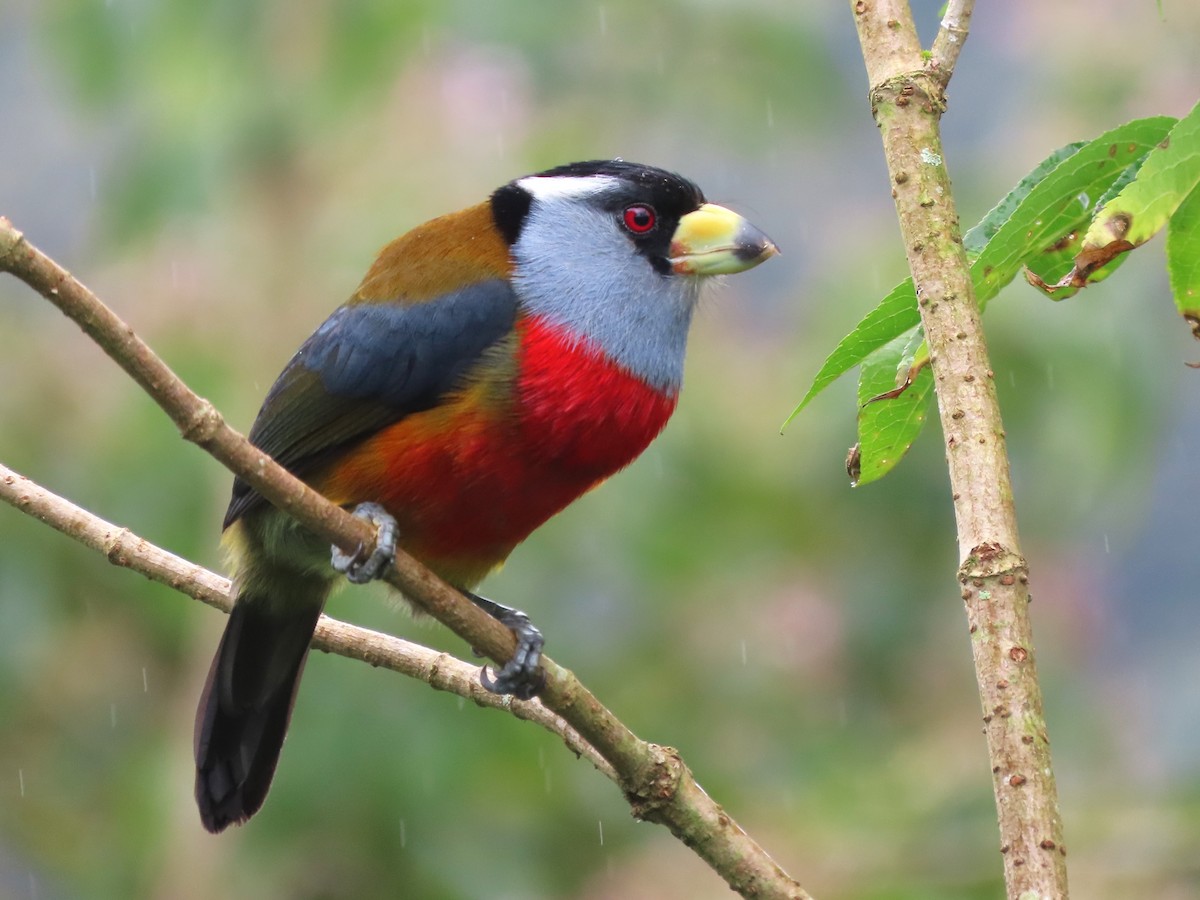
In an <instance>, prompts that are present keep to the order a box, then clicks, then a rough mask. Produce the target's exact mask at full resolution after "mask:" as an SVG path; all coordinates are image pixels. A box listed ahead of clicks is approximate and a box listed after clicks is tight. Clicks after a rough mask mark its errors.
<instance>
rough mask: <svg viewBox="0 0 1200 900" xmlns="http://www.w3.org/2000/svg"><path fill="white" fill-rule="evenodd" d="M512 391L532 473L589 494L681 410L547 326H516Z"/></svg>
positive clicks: (669, 396)
mask: <svg viewBox="0 0 1200 900" xmlns="http://www.w3.org/2000/svg"><path fill="white" fill-rule="evenodd" d="M518 332H519V335H520V351H519V353H520V364H519V366H518V367H517V375H516V383H515V385H514V395H515V397H514V400H515V403H514V409H513V413H514V419H515V422H516V427H517V432H518V440H519V443H520V445H521V446H522V448H523V451H524V455H525V458H526V460H527V464H528V465H529V466H530V467H531V469H533V470H536V471H541V472H543V473H546V472H551V473H554V474H556V475H557V476H559V477H564V478H578V479H580V480H581V481H583V482H585V483H586V484H585V489H586V486H590V485H591V484H592V483H594V482H595V481H597V480H599V479H603V478H606V477H608V476H609V475H611V474H612V473H613V472H616V471H617V470H618V469H621V468H623V467H624V466H626V465H628V464H629V463H630V462H632V461H633V459H634V458H636V457H637V456H638V454H640V453H641V452H642V451H643V450H644V449H645V448H646V446H647V445H648V444H649V443H650V442H651V441H652V440H654V438H655V437H656V436H657V435H658V433H659V432H660V431H662V429H663V426H665V425H666V423H667V419H668V418H670V416H671V413H672V412H673V411H674V409H675V403H676V399H677V395H676V394H675V393H674V392H662V391H658V390H656V389H654V388H652V387H650V386H649V385H647V384H645V383H644V382H642V381H641V380H639V379H637V378H635V377H634V376H632V375H630V374H629V373H628V372H626V371H625V370H623V369H622V368H620V367H619V366H617V365H614V364H613V363H612V362H611V361H609V360H608V359H607V358H606V357H605V356H604V355H603V354H602V353H600V352H599V351H598V350H596V349H595V348H593V347H591V346H589V345H587V344H584V343H580V342H579V341H576V340H574V339H572V338H571V337H570V336H569V335H566V334H564V333H563V332H561V331H559V330H556V329H555V328H553V327H551V326H549V325H547V324H546V323H545V322H543V321H540V320H537V319H527V320H524V321H522V322H521V323H520V324H519V325H518Z"/></svg>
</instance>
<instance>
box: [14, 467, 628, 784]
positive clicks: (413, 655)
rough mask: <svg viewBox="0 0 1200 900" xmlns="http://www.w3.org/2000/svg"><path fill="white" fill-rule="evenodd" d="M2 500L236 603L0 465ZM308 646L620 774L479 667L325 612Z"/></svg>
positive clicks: (123, 562) (163, 575)
mask: <svg viewBox="0 0 1200 900" xmlns="http://www.w3.org/2000/svg"><path fill="white" fill-rule="evenodd" d="M0 500H3V501H4V502H5V503H8V504H9V505H10V506H13V507H15V508H16V509H19V510H21V512H23V513H25V514H26V515H29V516H32V517H33V518H35V519H37V520H38V521H40V522H44V523H45V524H47V525H49V526H50V527H51V528H53V529H55V530H56V531H59V532H61V533H63V534H65V535H67V536H68V537H71V538H74V539H75V540H77V541H79V542H80V543H81V544H83V545H84V546H87V547H90V548H91V549H93V550H96V551H97V552H99V553H103V554H104V556H105V557H106V558H107V559H108V561H109V562H110V563H112V564H113V565H114V566H121V567H122V568H126V569H130V570H132V571H134V572H137V573H139V574H140V575H144V576H146V577H147V578H149V579H150V580H151V581H156V582H158V583H159V584H165V585H166V586H167V587H169V588H172V589H174V590H176V591H179V593H181V594H187V595H188V596H189V597H192V598H194V599H196V600H199V601H201V602H202V603H207V604H208V605H209V606H213V607H216V608H217V609H219V610H221V611H222V612H225V613H228V612H229V610H230V609H232V608H233V594H232V591H231V585H230V582H229V579H228V578H225V577H223V576H221V575H218V574H216V573H215V572H210V571H209V570H208V569H205V568H204V567H203V566H198V565H196V564H195V563H192V562H189V561H188V560H186V559H183V558H182V557H180V556H176V555H175V554H174V553H171V552H169V551H167V550H164V549H162V548H161V547H157V546H155V545H154V544H152V543H150V542H149V541H147V540H145V539H144V538H141V537H139V536H138V535H136V534H134V533H133V532H132V531H130V530H129V529H128V528H122V527H120V526H117V525H114V524H112V523H111V522H107V521H105V520H104V519H101V518H100V517H99V516H96V515H93V514H92V513H90V512H88V511H87V510H86V509H83V508H81V507H79V506H76V505H75V504H74V503H72V502H71V501H70V500H67V499H66V498H64V497H60V496H59V495H57V494H55V493H53V492H52V491H49V490H47V489H46V488H44V487H42V486H41V485H40V484H37V483H36V482H34V481H31V480H30V479H29V478H26V477H25V476H24V475H21V474H19V473H17V472H14V471H13V470H12V469H10V468H8V467H7V466H5V465H3V464H0ZM313 647H315V648H316V649H318V650H323V651H325V652H326V653H335V654H337V655H338V656H345V657H349V658H350V659H357V660H359V661H361V662H365V663H370V664H371V665H372V666H378V667H381V668H385V669H391V670H392V671H393V672H399V673H400V674H401V675H407V676H409V677H410V678H416V679H418V680H420V681H424V682H425V683H426V684H428V685H429V686H430V687H432V688H435V689H437V690H440V691H448V692H449V693H452V694H458V695H459V696H460V697H464V698H465V699H467V700H470V701H471V702H472V703H474V704H476V705H477V706H484V707H489V708H491V709H501V710H506V711H508V712H510V713H512V714H513V715H514V716H516V717H517V718H518V719H525V720H526V721H529V722H534V723H536V724H538V725H541V726H542V727H543V728H545V729H546V730H547V731H549V732H550V733H552V734H555V735H557V736H558V737H559V738H561V739H562V741H563V743H564V744H566V745H567V749H568V750H570V751H571V752H572V753H574V754H575V755H576V756H582V757H586V758H587V760H588V762H590V763H591V764H592V765H594V766H595V767H596V768H597V769H599V770H600V771H601V772H602V773H603V774H604V775H606V776H607V777H608V778H610V779H611V780H613V781H618V780H619V779H618V777H617V773H616V772H615V771H613V768H612V766H610V765H609V764H608V762H607V761H606V760H605V759H604V757H602V756H601V755H600V754H599V753H597V752H596V750H595V749H594V748H593V747H592V746H591V744H589V743H587V742H586V741H584V740H583V739H582V738H580V737H579V735H578V734H577V733H576V731H575V729H573V728H572V727H571V726H570V725H568V724H567V723H566V722H564V721H563V719H562V718H561V717H560V716H557V715H555V714H554V713H552V712H551V711H550V710H548V709H546V708H545V707H544V706H542V704H541V703H539V702H537V701H536V700H528V701H524V700H517V699H516V698H514V697H504V696H500V695H498V694H493V693H492V692H491V691H489V690H487V689H486V688H484V687H483V685H482V684H480V682H479V667H478V666H477V665H473V664H471V663H468V662H464V661H463V660H461V659H457V658H455V657H453V656H451V655H450V654H449V653H439V652H437V651H435V650H430V649H429V648H428V647H423V646H421V645H420V644H414V643H411V642H410V641H405V640H402V639H401V638H398V637H393V636H392V635H389V634H381V633H380V632H378V631H372V630H371V629H369V628H361V627H359V626H357V625H351V624H349V623H347V622H341V621H339V620H337V619H334V618H332V617H330V616H327V615H322V616H321V620H320V622H319V623H318V625H317V632H316V635H315V636H314V637H313Z"/></svg>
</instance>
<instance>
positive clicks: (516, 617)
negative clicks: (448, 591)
mask: <svg viewBox="0 0 1200 900" xmlns="http://www.w3.org/2000/svg"><path fill="white" fill-rule="evenodd" d="M776 253H778V248H777V246H776V245H775V243H774V242H773V241H772V240H771V239H770V238H768V237H767V236H766V235H765V234H764V233H763V232H762V231H760V230H759V229H758V228H757V227H755V226H754V225H752V224H751V223H750V222H748V221H747V220H746V219H745V218H743V217H742V216H740V215H738V214H737V213H735V212H733V211H732V210H730V209H728V208H726V207H723V206H719V205H717V204H714V203H710V202H708V201H707V200H706V199H705V197H704V194H703V193H702V192H701V190H700V189H699V188H698V187H697V186H696V185H695V184H694V183H692V182H691V181H689V180H687V179H686V178H684V177H682V176H680V175H677V174H674V173H672V172H669V171H667V170H664V169H660V168H657V167H654V166H649V165H642V164H638V163H633V162H628V161H624V160H621V159H612V160H592V161H586V162H576V163H570V164H567V165H562V166H558V167H555V168H552V169H548V170H545V171H541V172H538V173H536V174H532V175H526V176H522V177H519V178H516V179H514V180H513V181H510V182H509V183H507V184H505V185H504V186H502V187H500V188H498V189H497V190H495V191H494V192H493V193H492V194H491V195H490V197H489V198H488V199H487V200H485V201H484V202H482V203H479V204H477V205H474V206H471V207H468V208H466V209H463V210H461V211H459V212H454V213H450V214H448V215H444V216H441V217H439V218H435V219H433V220H431V221H429V222H427V223H425V224H423V225H419V226H417V227H416V228H413V229H412V230H411V231H409V232H407V233H406V234H404V235H402V236H401V237H399V238H397V239H395V240H393V241H392V242H391V243H389V244H387V245H386V246H385V247H384V248H383V250H382V251H381V252H380V253H379V255H378V257H377V258H376V259H375V261H374V262H373V264H372V265H371V267H370V268H369V270H368V271H367V273H366V276H365V277H364V278H363V280H362V282H361V283H360V284H359V285H358V288H357V289H356V290H355V291H354V293H353V294H352V295H351V297H350V298H349V300H348V301H347V302H346V303H345V304H343V305H342V306H340V307H339V308H338V309H337V310H336V311H334V312H333V313H332V314H331V315H330V316H329V318H328V319H326V320H325V321H324V323H323V324H321V325H320V326H319V327H318V328H317V330H316V331H315V332H313V333H312V335H311V336H310V337H309V338H308V339H307V340H306V341H305V342H304V343H303V344H302V345H301V347H300V349H299V350H298V351H297V352H296V353H295V355H294V356H293V357H292V358H291V360H290V361H289V362H288V363H287V365H286V366H285V367H284V369H283V372H282V373H281V374H280V375H279V377H278V379H277V380H276V381H275V383H274V384H273V386H272V387H271V389H270V390H269V391H268V393H267V395H266V398H265V400H264V401H263V404H262V408H261V410H260V411H259V413H258V415H257V417H256V419H255V420H254V424H253V426H252V427H251V430H250V433H249V439H250V441H251V443H253V444H254V445H255V446H256V447H258V448H259V449H261V450H262V451H263V452H265V453H267V454H269V455H270V456H272V457H273V458H274V459H275V460H276V461H278V462H279V463H280V464H281V465H282V466H284V467H285V468H287V469H288V470H289V471H291V472H292V473H293V474H294V475H296V476H297V477H299V478H301V479H303V480H304V481H305V482H306V483H307V484H309V485H310V486H311V487H313V488H314V489H315V490H317V491H319V492H320V493H322V494H324V496H325V497H327V498H328V499H329V500H330V501H332V502H334V503H336V504H339V505H342V506H344V507H345V508H347V509H352V510H353V512H354V514H355V515H358V516H360V517H362V518H364V519H367V520H368V521H370V522H372V523H373V524H374V525H376V527H377V528H378V537H377V541H376V545H377V549H376V552H375V553H374V554H372V555H371V556H370V557H369V558H366V559H362V558H359V555H358V554H346V553H342V552H341V551H339V550H338V549H337V548H336V547H335V548H333V551H332V554H331V551H330V548H329V546H328V545H327V544H325V545H323V544H322V543H321V542H320V541H319V540H318V539H317V538H316V537H315V536H314V535H313V534H311V533H310V532H308V531H306V530H305V529H304V528H303V527H302V526H300V525H299V524H298V523H296V522H295V521H294V520H293V519H291V518H290V517H289V516H288V515H287V514H285V513H283V512H281V511H280V510H278V509H276V508H275V507H273V506H271V505H270V504H269V503H268V502H267V501H266V500H265V499H264V498H263V497H262V496H261V495H260V494H258V493H257V492H256V491H255V490H254V489H253V488H252V487H250V485H249V484H247V483H246V482H245V481H244V480H242V479H241V478H236V479H235V480H234V483H233V492H232V497H231V499H230V502H229V507H228V510H227V512H226V514H225V520H224V526H223V535H222V544H223V545H224V547H225V549H226V552H227V554H228V556H229V559H230V563H231V568H232V580H233V585H234V591H235V601H234V605H233V608H232V611H231V613H230V616H229V619H228V622H227V624H226V627H225V630H224V633H223V635H222V637H221V640H220V643H219V645H218V647H217V651H216V654H215V656H214V658H213V662H212V666H211V668H210V670H209V674H208V677H207V680H206V682H205V685H204V689H203V692H202V694H201V698H200V703H199V708H198V711H197V714H196V725H195V735H194V748H193V749H194V753H195V762H196V782H195V796H196V801H197V805H198V807H199V812H200V818H201V822H202V824H203V826H204V827H205V828H206V829H207V830H208V831H210V832H213V833H218V832H221V831H222V830H224V829H225V828H226V827H228V826H229V825H231V824H242V823H244V822H245V821H247V820H248V819H249V818H250V817H251V816H252V815H254V814H255V813H256V812H257V811H258V810H259V809H260V808H261V806H262V804H263V802H264V800H265V799H266V796H267V792H268V789H269V788H270V785H271V781H272V778H273V777H274V773H275V770H276V766H277V763H278V761H279V756H280V751H281V749H282V746H283V742H284V737H285V735H286V732H287V728H288V723H289V720H290V718H291V713H292V708H293V705H294V703H295V698H296V692H297V688H298V686H299V683H300V678H301V674H302V672H303V669H304V663H305V660H306V658H307V655H308V649H309V643H310V641H311V639H312V636H313V633H314V631H315V629H316V625H317V620H318V618H319V617H320V615H321V612H322V610H323V608H324V606H325V601H326V598H327V597H328V595H329V593H330V590H331V588H332V587H333V585H334V583H335V581H336V580H337V579H338V578H340V577H341V576H342V575H345V576H346V577H347V578H348V579H349V580H350V581H355V582H362V581H367V580H370V578H372V577H374V576H376V575H378V574H379V573H380V572H381V571H382V570H383V569H384V568H385V567H386V565H387V564H388V562H389V559H390V556H389V553H394V548H395V547H397V546H398V547H399V548H401V549H403V550H404V551H405V552H407V553H409V554H411V555H412V556H413V557H415V558H416V559H417V560H419V561H421V562H422V563H424V564H425V565H426V566H427V567H428V568H429V569H431V570H432V571H433V572H434V573H436V574H437V575H438V576H440V577H441V578H442V579H443V580H445V581H446V582H447V583H448V584H450V585H451V586H453V587H454V588H456V589H458V590H460V591H461V592H462V593H463V594H464V595H465V596H466V597H467V598H468V599H470V600H472V601H473V602H475V603H477V604H478V605H479V606H480V607H481V608H483V609H484V610H485V611H486V612H488V613H490V614H491V615H493V616H494V617H496V618H497V619H499V620H500V621H501V622H502V623H504V624H505V625H507V626H509V627H510V628H512V629H513V631H514V633H515V634H516V636H517V640H518V644H517V652H516V654H515V655H514V657H513V659H512V660H510V661H509V662H508V663H507V664H506V665H505V666H504V667H503V668H502V669H501V670H500V671H499V672H498V673H496V674H495V675H494V676H493V675H489V673H488V671H487V668H486V667H485V668H484V669H483V670H482V672H481V679H482V681H483V684H484V685H485V686H486V687H488V688H489V689H490V690H493V691H495V692H497V693H511V694H514V695H516V696H518V697H523V698H528V697H531V696H533V695H534V694H535V693H536V692H537V689H538V688H539V687H540V684H541V682H540V671H539V669H538V662H539V660H540V651H541V646H542V637H541V634H540V632H539V631H538V630H537V629H536V628H535V627H534V626H533V625H532V623H531V622H530V621H529V618H528V616H526V615H525V614H524V613H522V612H520V611H519V610H515V609H511V608H509V607H506V606H503V605H501V604H499V603H495V602H494V601H491V600H488V599H487V598H484V597H481V596H479V595H477V594H475V593H473V590H474V588H475V587H476V586H477V585H478V584H479V583H480V582H481V581H482V580H483V579H484V578H485V576H487V575H488V574H489V573H490V572H492V571H493V570H495V569H496V568H498V567H499V566H500V564H501V563H503V562H504V561H505V560H506V559H507V557H508V556H509V554H510V553H511V552H512V551H513V550H514V549H515V548H516V547H517V545H518V544H520V543H521V542H522V541H523V540H524V539H525V538H526V537H528V536H529V534H530V533H532V532H533V531H534V530H535V529H536V528H538V527H539V526H541V525H542V524H543V523H544V522H546V521H547V520H548V519H549V518H551V517H552V516H553V515H555V514H556V513H557V512H559V511H560V510H562V509H563V508H564V507H566V506H567V505H568V504H570V503H571V502H572V501H574V500H575V499H577V498H578V497H580V496H581V495H583V494H584V493H586V492H588V491H589V490H591V489H592V488H594V487H596V486H597V485H599V484H600V483H601V482H602V481H604V480H606V479H607V478H608V477H609V476H611V475H613V474H614V473H616V472H617V471H619V470H620V469H622V468H624V467H625V466H627V465H628V464H629V463H630V462H632V461H633V460H634V459H635V458H636V457H637V456H638V455H639V454H641V452H642V451H643V450H644V449H645V448H646V447H647V445H649V443H650V442H651V441H652V440H653V439H654V438H655V437H656V436H657V435H658V434H659V433H660V432H661V431H662V429H663V427H664V426H665V425H666V423H667V420H668V419H669V417H670V416H671V414H672V412H673V411H674V409H675V406H676V403H677V401H678V397H679V391H680V386H681V383H682V378H683V368H684V353H685V348H686V343H687V336H688V330H689V325H690V323H691V321H692V318H693V312H694V311H695V309H696V305H697V301H698V298H699V296H700V293H701V286H702V284H703V283H704V282H706V281H707V280H708V279H709V278H710V276H715V275H727V274H733V273H737V272H742V271H745V270H747V269H750V268H752V267H754V266H756V265H758V264H759V263H761V262H763V261H764V260H766V259H768V258H770V257H772V256H774V255H775V254H776Z"/></svg>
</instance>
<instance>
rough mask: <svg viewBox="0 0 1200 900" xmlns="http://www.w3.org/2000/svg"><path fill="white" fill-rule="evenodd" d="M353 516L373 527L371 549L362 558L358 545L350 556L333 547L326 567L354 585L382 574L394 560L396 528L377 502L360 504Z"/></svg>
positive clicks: (360, 548)
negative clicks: (328, 566) (331, 568)
mask: <svg viewBox="0 0 1200 900" xmlns="http://www.w3.org/2000/svg"><path fill="white" fill-rule="evenodd" d="M354 515H356V516H357V517H358V518H360V519H364V520H365V521H367V522H370V523H371V524H372V525H374V526H375V529H376V533H375V549H374V550H372V551H371V553H370V555H369V556H367V557H366V558H365V559H364V558H363V547H362V545H361V544H360V545H359V546H358V549H356V550H355V551H354V552H353V553H344V552H343V551H342V549H341V548H340V547H338V546H337V545H336V544H335V545H334V547H333V557H332V559H331V560H330V564H331V565H332V566H333V567H334V569H336V570H337V571H339V572H341V573H342V574H343V575H345V576H346V578H347V579H349V580H350V581H352V582H354V583H355V584H366V583H367V582H368V581H373V580H374V579H376V578H378V577H379V576H380V575H381V574H383V570H384V569H386V568H387V567H388V566H389V565H391V563H392V561H393V560H395V558H396V537H397V534H398V533H399V528H398V527H397V525H396V519H395V518H394V517H393V516H392V515H390V514H389V513H388V511H387V510H385V509H384V508H383V507H382V506H380V505H379V504H378V503H360V504H358V506H356V507H354Z"/></svg>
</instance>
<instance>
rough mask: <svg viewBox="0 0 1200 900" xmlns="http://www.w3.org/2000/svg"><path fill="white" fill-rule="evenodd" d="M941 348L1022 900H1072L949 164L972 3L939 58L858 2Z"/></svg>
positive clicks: (977, 620)
mask: <svg viewBox="0 0 1200 900" xmlns="http://www.w3.org/2000/svg"><path fill="white" fill-rule="evenodd" d="M850 8H851V10H852V12H853V15H854V20H855V24H856V27H857V29H858V37H859V42H860V43H861V45H862V51H863V59H864V60H865V62H866V66H867V76H868V80H869V82H870V100H871V111H872V114H873V115H874V117H875V121H876V123H877V124H878V125H879V129H880V133H881V136H882V139H883V147H884V154H885V156H886V158H887V165H888V172H889V175H890V177H891V182H892V196H893V197H894V198H895V201H896V211H897V213H898V215H899V219H900V231H901V234H902V236H903V240H904V246H905V251H906V253H907V256H908V264H909V267H910V269H911V270H912V274H913V281H914V283H915V285H916V289H917V298H918V305H919V308H920V314H921V322H922V324H923V325H924V328H925V334H926V339H927V341H928V343H929V350H930V361H931V363H932V366H933V373H934V384H935V389H936V391H937V398H938V412H939V415H940V418H941V424H942V433H943V435H944V436H945V441H946V460H947V464H948V467H949V473H950V487H951V491H952V496H953V502H954V513H955V518H956V521H957V524H958V542H959V553H960V557H959V558H960V560H961V565H960V567H959V573H958V577H959V581H960V583H961V586H962V597H963V600H965V601H966V605H967V619H968V622H969V625H970V633H971V647H972V652H973V655H974V659H975V672H976V679H977V681H978V684H979V692H980V698H981V700H982V701H983V710H984V716H983V720H984V723H985V729H984V730H985V732H986V734H987V742H988V752H989V755H990V758H991V763H992V773H993V789H994V792H995V798H996V808H997V818H998V821H999V825H1000V838H1001V846H1000V850H1001V853H1003V854H1004V875H1005V882H1006V884H1007V886H1008V896H1009V897H1010V898H1026V897H1038V898H1045V900H1049V898H1055V900H1057V898H1065V897H1066V896H1067V869H1066V861H1065V858H1064V857H1065V853H1066V851H1065V849H1064V848H1063V843H1062V830H1063V829H1062V820H1061V817H1060V815H1059V811H1058V797H1057V790H1056V787H1055V782H1054V773H1053V770H1052V768H1051V763H1050V745H1049V740H1048V738H1047V736H1046V721H1045V715H1044V712H1043V709H1042V695H1041V687H1040V685H1039V683H1038V679H1037V669H1036V666H1035V665H1034V656H1033V628H1032V623H1031V620H1030V617H1029V609H1028V606H1029V584H1028V581H1029V579H1028V568H1027V566H1026V563H1025V560H1024V558H1023V557H1022V556H1021V550H1020V544H1019V541H1018V538H1017V521H1016V511H1015V507H1014V504H1013V492H1012V483H1011V479H1010V477H1009V467H1008V455H1007V452H1006V449H1005V438H1004V426H1003V423H1002V421H1001V418H1000V407H999V404H998V403H997V400H996V390H995V385H994V383H993V380H992V370H991V365H990V363H989V360H988V353H987V346H986V344H985V341H984V334H983V330H982V325H981V322H980V315H979V307H978V304H977V303H976V301H975V293H974V288H973V285H972V282H971V274H970V268H969V266H968V262H967V257H966V253H965V252H964V250H963V246H962V235H961V232H960V229H959V223H958V214H957V212H956V211H955V206H954V197H953V194H952V193H951V186H950V178H949V175H948V173H947V170H946V166H945V163H944V160H943V157H944V153H943V150H942V144H941V134H940V120H941V115H942V112H943V110H944V109H945V94H944V88H945V85H946V82H947V81H948V80H949V77H950V74H951V73H952V71H953V65H954V61H955V59H956V58H957V50H958V48H960V47H961V45H962V43H963V41H965V40H966V36H967V27H968V23H969V21H970V15H971V8H972V4H971V3H970V2H969V0H961V2H956V0H951V2H950V3H949V9H948V11H947V14H946V18H945V20H943V25H942V31H941V33H939V36H938V41H937V43H935V44H934V49H933V54H932V59H931V60H930V62H929V63H928V64H927V63H926V60H925V58H924V54H923V53H922V50H921V45H920V42H919V40H918V38H917V32H916V28H915V26H914V24H913V18H912V13H911V11H910V9H909V6H908V3H907V2H905V0H871V2H865V0H851V2H850Z"/></svg>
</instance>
